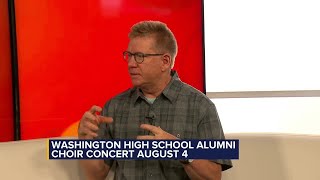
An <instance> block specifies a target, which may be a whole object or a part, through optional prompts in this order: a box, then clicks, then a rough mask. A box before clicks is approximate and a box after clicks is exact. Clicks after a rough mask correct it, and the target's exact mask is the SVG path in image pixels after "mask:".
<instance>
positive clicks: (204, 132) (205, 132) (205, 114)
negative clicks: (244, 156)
mask: <svg viewBox="0 0 320 180" xmlns="http://www.w3.org/2000/svg"><path fill="white" fill-rule="evenodd" d="M209 101H210V102H208V103H202V105H203V106H202V107H200V121H199V124H198V137H199V139H225V136H224V133H223V129H222V126H221V122H220V119H219V116H218V113H217V109H216V107H215V105H214V104H213V103H212V102H211V100H209ZM211 161H213V162H215V163H218V164H220V165H221V166H222V170H223V171H224V170H227V169H229V168H231V167H232V162H231V160H230V159H214V160H211Z"/></svg>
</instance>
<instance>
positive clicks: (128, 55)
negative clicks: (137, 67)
mask: <svg viewBox="0 0 320 180" xmlns="http://www.w3.org/2000/svg"><path fill="white" fill-rule="evenodd" d="M162 55H164V54H144V53H141V52H136V53H131V52H129V51H125V52H123V59H124V60H125V61H126V62H129V60H130V58H131V57H132V56H134V60H135V61H136V62H137V63H138V64H141V63H142V62H143V61H144V58H145V57H149V56H162Z"/></svg>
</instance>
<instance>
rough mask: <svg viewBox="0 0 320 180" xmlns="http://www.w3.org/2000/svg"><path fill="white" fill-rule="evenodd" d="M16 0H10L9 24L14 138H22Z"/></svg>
mask: <svg viewBox="0 0 320 180" xmlns="http://www.w3.org/2000/svg"><path fill="white" fill-rule="evenodd" d="M14 2H15V1H14V0H9V1H8V3H9V24H10V42H11V43H10V45H11V46H10V47H11V65H12V93H13V112H14V113H13V116H14V139H15V140H20V139H21V131H20V130H21V129H20V100H19V76H18V56H17V40H16V19H15V7H14Z"/></svg>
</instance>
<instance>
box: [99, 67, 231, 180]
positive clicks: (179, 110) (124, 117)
mask: <svg viewBox="0 0 320 180" xmlns="http://www.w3.org/2000/svg"><path fill="white" fill-rule="evenodd" d="M171 74H172V80H171V81H170V83H169V84H168V85H167V87H166V88H165V89H164V91H163V92H162V94H161V95H159V96H158V97H157V98H156V100H155V101H154V102H153V103H152V104H151V103H149V102H148V100H147V99H146V98H145V97H144V95H143V94H142V92H141V91H140V90H139V89H138V88H132V89H129V90H127V91H125V92H123V93H121V94H120V95H118V96H116V97H114V98H112V99H111V100H110V101H109V102H108V103H107V104H106V105H105V106H104V108H103V113H102V115H103V116H110V117H113V120H114V121H113V123H112V124H110V125H108V126H106V125H105V124H102V125H101V126H100V130H99V137H98V138H100V139H136V137H137V136H138V135H147V134H149V132H147V131H145V130H142V129H140V128H139V126H140V124H143V123H147V124H151V125H154V126H160V127H161V128H162V129H163V130H164V131H166V132H168V133H170V134H172V135H175V136H176V137H177V138H180V139H224V133H223V130H222V127H221V123H220V120H219V116H218V114H217V111H216V108H215V105H214V104H213V103H212V101H211V100H210V99H209V98H207V97H206V96H205V95H204V94H203V93H201V92H200V91H198V90H196V89H195V88H193V87H191V86H190V85H188V84H186V83H183V82H181V81H180V79H179V77H178V74H177V73H176V72H175V71H172V73H171ZM212 161H213V162H217V163H219V164H222V169H223V170H226V169H228V168H230V167H232V163H231V161H230V160H212ZM115 162H116V172H115V178H116V179H121V180H122V179H141V180H142V179H155V180H156V179H173V180H178V179H189V177H188V175H187V174H186V172H185V171H184V168H183V166H182V165H181V163H180V162H179V161H177V160H116V161H115ZM105 163H107V164H108V165H109V166H110V167H111V165H112V163H113V160H105Z"/></svg>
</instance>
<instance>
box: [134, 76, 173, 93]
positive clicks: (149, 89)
mask: <svg viewBox="0 0 320 180" xmlns="http://www.w3.org/2000/svg"><path fill="white" fill-rule="evenodd" d="M171 78H172V77H171V75H170V74H169V75H168V76H166V78H163V81H160V82H157V84H153V85H151V84H150V85H149V86H145V87H141V88H140V89H141V90H142V92H143V94H144V96H145V97H147V98H156V97H158V96H159V95H160V94H161V93H162V91H163V90H164V89H165V88H166V87H167V85H168V84H169V82H170V81H171Z"/></svg>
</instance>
